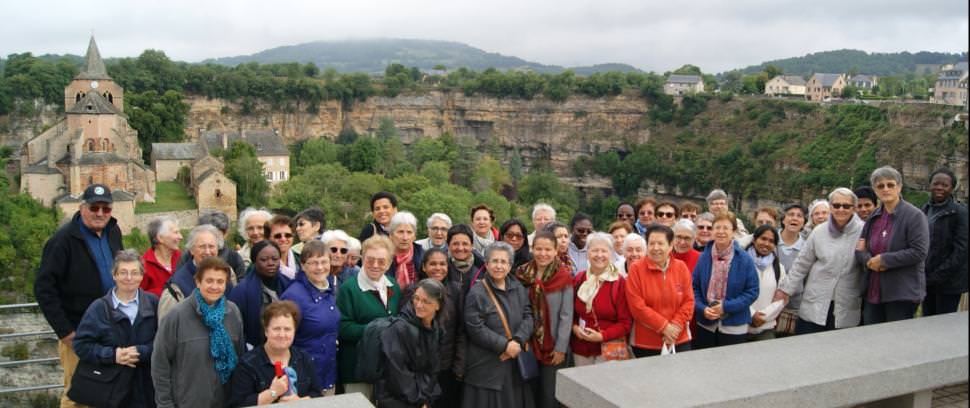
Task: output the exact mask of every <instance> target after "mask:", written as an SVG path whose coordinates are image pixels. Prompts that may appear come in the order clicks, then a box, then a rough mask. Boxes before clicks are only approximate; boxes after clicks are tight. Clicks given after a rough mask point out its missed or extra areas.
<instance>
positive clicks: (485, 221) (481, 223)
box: [468, 204, 498, 255]
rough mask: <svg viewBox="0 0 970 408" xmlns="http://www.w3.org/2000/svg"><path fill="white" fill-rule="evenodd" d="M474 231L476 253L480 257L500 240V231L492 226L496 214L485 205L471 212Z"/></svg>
mask: <svg viewBox="0 0 970 408" xmlns="http://www.w3.org/2000/svg"><path fill="white" fill-rule="evenodd" d="M468 218H469V219H470V220H471V227H472V231H474V232H475V237H474V238H475V248H474V249H475V252H476V253H478V254H479V255H481V254H482V252H484V251H485V247H487V246H489V245H490V244H491V243H493V242H495V241H496V240H498V230H497V229H495V227H494V226H492V224H493V223H494V222H495V212H494V211H492V209H491V208H489V207H488V206H487V205H485V204H479V205H476V206H474V207H472V209H471V210H470V211H469V217H468Z"/></svg>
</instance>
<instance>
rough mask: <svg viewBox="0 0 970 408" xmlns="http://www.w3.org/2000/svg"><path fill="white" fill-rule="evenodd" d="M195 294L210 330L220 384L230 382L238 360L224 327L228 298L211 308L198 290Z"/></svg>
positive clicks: (204, 321)
mask: <svg viewBox="0 0 970 408" xmlns="http://www.w3.org/2000/svg"><path fill="white" fill-rule="evenodd" d="M193 293H194V294H195V300H196V302H198V303H199V312H201V313H202V322H203V323H205V326H206V327H208V328H209V352H210V353H212V359H213V360H215V362H216V373H218V374H219V383H221V384H225V383H227V382H229V377H230V376H232V370H233V369H235V368H236V363H237V362H238V359H237V358H236V349H235V348H233V346H232V339H231V338H229V332H227V331H226V327H225V326H223V325H222V320H223V318H224V317H226V297H225V296H223V297H220V298H219V300H218V301H216V304H215V305H213V306H212V307H210V306H209V305H208V304H207V303H205V299H202V294H201V293H199V289H198V288H196V289H195V290H194V291H193Z"/></svg>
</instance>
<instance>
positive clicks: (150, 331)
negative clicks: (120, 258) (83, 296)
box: [74, 289, 158, 407]
mask: <svg viewBox="0 0 970 408" xmlns="http://www.w3.org/2000/svg"><path fill="white" fill-rule="evenodd" d="M111 293H112V292H108V294H107V295H104V296H102V297H100V298H98V299H97V300H95V301H94V302H92V303H91V306H88V310H87V311H86V312H84V317H82V318H81V323H80V324H79V325H78V326H77V331H76V332H75V335H74V352H75V353H77V356H78V358H79V359H80V360H83V361H87V362H89V363H98V364H104V365H109V364H115V348H118V347H128V346H135V349H137V350H138V364H136V367H135V368H125V369H124V371H123V373H122V374H121V375H127V376H133V378H132V379H131V386H130V387H129V388H128V391H129V394H128V396H127V397H125V399H124V401H126V403H125V406H130V407H154V406H155V388H154V386H152V376H151V361H152V350H153V349H154V346H153V345H152V343H153V342H154V340H155V332H156V331H157V330H158V319H157V318H156V315H155V310H156V309H157V308H158V297H156V296H155V295H153V294H151V293H148V292H145V291H144V290H141V289H139V290H138V295H137V296H138V315H137V316H135V324H134V325H132V324H131V321H130V320H128V316H125V314H124V313H122V312H121V311H120V310H116V309H114V308H113V307H112V304H111ZM105 304H107V306H108V307H107V309H110V313H111V314H110V317H109V315H108V313H107V311H106V310H105Z"/></svg>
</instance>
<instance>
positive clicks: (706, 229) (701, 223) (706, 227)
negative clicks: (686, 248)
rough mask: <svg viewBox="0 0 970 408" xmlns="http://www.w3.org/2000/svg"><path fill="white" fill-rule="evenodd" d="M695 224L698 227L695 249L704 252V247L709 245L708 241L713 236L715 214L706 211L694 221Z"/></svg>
mask: <svg viewBox="0 0 970 408" xmlns="http://www.w3.org/2000/svg"><path fill="white" fill-rule="evenodd" d="M694 226H695V227H697V237H695V238H694V250H696V251H699V252H703V251H704V248H706V247H707V243H708V242H710V241H711V238H712V237H713V229H714V214H711V213H709V212H705V213H702V214H701V215H698V216H697V220H696V221H694Z"/></svg>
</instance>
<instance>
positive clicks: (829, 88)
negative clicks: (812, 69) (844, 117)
mask: <svg viewBox="0 0 970 408" xmlns="http://www.w3.org/2000/svg"><path fill="white" fill-rule="evenodd" d="M846 84H847V81H846V79H845V74H822V73H817V74H815V75H812V78H810V79H809V80H808V83H806V84H805V99H808V100H810V101H815V102H821V101H824V100H828V99H830V98H840V97H842V90H843V89H845V85H846Z"/></svg>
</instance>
